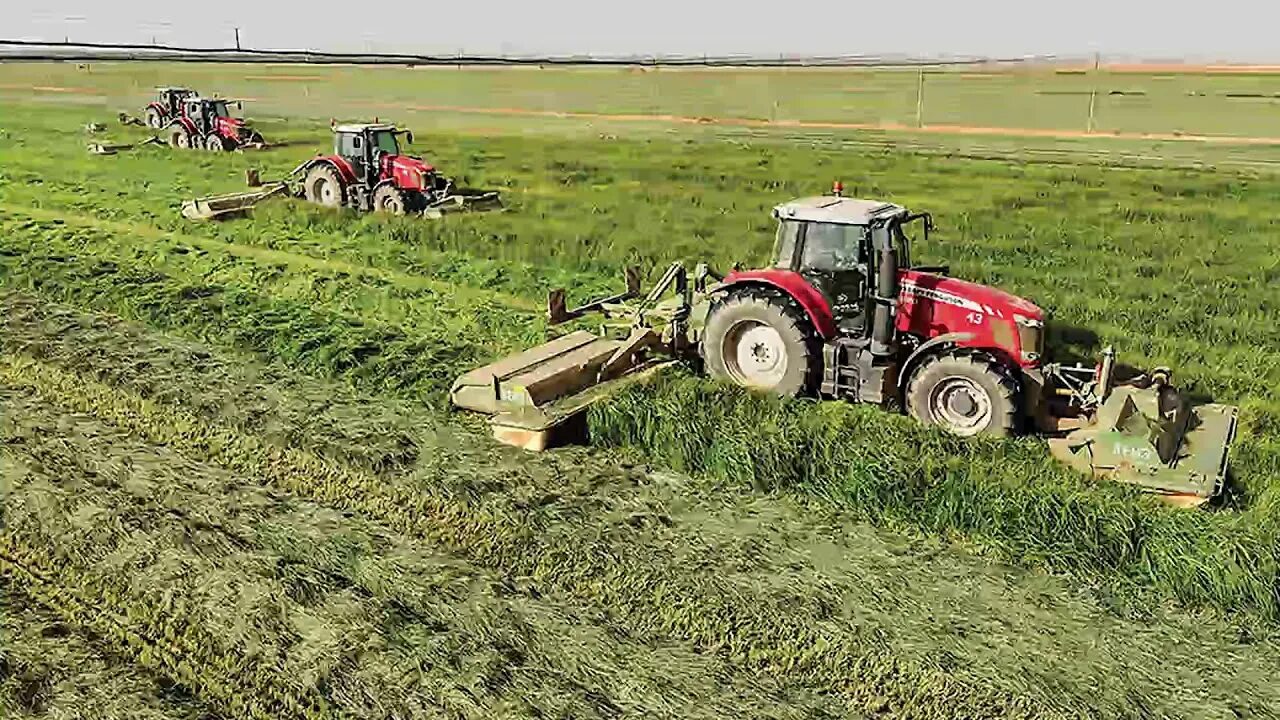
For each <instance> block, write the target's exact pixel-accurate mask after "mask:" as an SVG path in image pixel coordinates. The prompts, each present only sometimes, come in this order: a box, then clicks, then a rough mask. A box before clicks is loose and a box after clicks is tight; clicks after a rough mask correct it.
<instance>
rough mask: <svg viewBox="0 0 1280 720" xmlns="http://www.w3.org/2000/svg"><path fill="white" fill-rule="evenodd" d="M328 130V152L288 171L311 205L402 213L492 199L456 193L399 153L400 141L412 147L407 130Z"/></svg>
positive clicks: (364, 127)
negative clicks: (297, 179) (330, 144)
mask: <svg viewBox="0 0 1280 720" xmlns="http://www.w3.org/2000/svg"><path fill="white" fill-rule="evenodd" d="M333 132H334V139H333V154H332V155H320V156H317V157H315V158H313V159H311V160H308V161H307V162H306V163H303V164H302V165H300V166H299V167H298V168H297V169H295V170H294V171H293V173H292V174H294V175H297V174H301V175H302V176H303V181H302V193H303V196H304V197H306V199H307V200H310V201H311V202H313V203H316V204H319V205H325V206H328V207H352V208H356V209H357V210H361V211H370V210H376V211H379V212H387V213H391V214H393V215H406V214H435V213H438V212H440V211H442V210H443V209H444V208H445V207H447V206H468V207H470V208H475V207H477V206H479V205H482V204H493V203H495V202H496V201H497V196H498V194H497V193H496V192H484V193H472V192H468V191H461V190H459V189H458V188H456V187H454V183H453V181H452V180H450V179H448V178H446V177H445V176H443V175H441V174H440V173H439V172H438V171H437V170H436V169H435V168H434V167H433V166H431V165H430V164H428V163H427V162H425V161H423V160H422V159H421V158H418V157H414V156H412V155H406V154H404V153H402V152H401V148H400V139H401V138H403V139H404V141H405V143H406V144H412V143H413V133H412V132H410V131H408V130H402V129H400V128H397V127H396V126H395V125H391V124H387V123H373V124H356V125H334V127H333Z"/></svg>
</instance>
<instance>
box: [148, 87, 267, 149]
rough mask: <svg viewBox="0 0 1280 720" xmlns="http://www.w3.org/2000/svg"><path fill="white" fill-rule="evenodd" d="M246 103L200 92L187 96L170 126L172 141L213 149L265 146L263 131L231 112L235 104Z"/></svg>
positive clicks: (188, 146)
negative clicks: (208, 96) (201, 95)
mask: <svg viewBox="0 0 1280 720" xmlns="http://www.w3.org/2000/svg"><path fill="white" fill-rule="evenodd" d="M243 107H244V106H243V105H242V104H241V102H240V101H239V100H226V99H223V98H206V97H200V96H196V95H193V96H190V97H187V98H184V99H183V101H182V112H181V114H180V115H178V116H177V117H175V118H173V119H172V120H170V121H169V123H168V125H167V126H166V128H167V129H166V134H167V137H168V141H169V145H170V146H172V147H175V148H184V149H185V148H196V149H201V148H203V149H205V150H210V151H213V152H223V151H227V150H235V149H237V148H244V147H262V146H264V145H265V144H266V143H265V142H264V141H263V139H262V135H261V134H260V133H259V132H258V131H257V130H254V129H253V128H252V127H251V126H250V125H249V124H248V123H247V122H245V120H244V119H243V118H239V117H236V116H234V115H233V114H232V113H231V109H232V108H236V109H237V110H242V109H243Z"/></svg>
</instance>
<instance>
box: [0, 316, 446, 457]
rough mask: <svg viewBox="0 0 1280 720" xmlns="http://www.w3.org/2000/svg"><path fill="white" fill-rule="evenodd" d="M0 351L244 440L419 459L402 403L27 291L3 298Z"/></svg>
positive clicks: (416, 424) (337, 453) (332, 453)
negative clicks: (138, 396)
mask: <svg viewBox="0 0 1280 720" xmlns="http://www.w3.org/2000/svg"><path fill="white" fill-rule="evenodd" d="M0 316H2V317H3V318H4V320H3V330H4V332H3V334H0V350H3V351H4V352H6V353H11V354H19V355H27V356H30V357H33V358H35V359H37V360H39V361H41V362H50V363H53V364H56V365H58V366H59V367H64V368H68V369H70V370H71V371H74V372H78V373H83V374H85V375H86V376H88V377H91V378H93V379H94V380H97V381H100V382H103V383H106V384H108V385H112V386H118V387H121V388H124V389H129V390H132V391H135V392H140V393H142V394H144V395H147V396H149V397H153V398H155V399H156V400H158V401H162V402H181V404H182V405H183V406H184V407H186V408H188V409H189V410H190V411H191V412H192V413H193V414H194V415H195V416H197V417H200V418H214V419H217V420H218V421H219V422H221V423H226V424H229V425H231V426H232V427H235V428H236V429H237V430H239V431H240V432H242V433H244V434H246V435H253V436H258V437H261V438H263V439H266V440H268V441H271V442H273V443H275V444H279V445H286V446H297V447H301V448H303V449H306V450H308V451H311V452H315V453H317V454H318V455H321V456H324V457H330V458H335V459H338V460H341V461H342V462H345V463H348V464H353V465H355V466H356V467H361V468H366V469H368V470H370V471H371V472H375V473H380V472H387V471H391V470H395V469H403V468H406V467H409V466H411V465H412V463H413V462H414V461H415V460H416V459H417V458H418V455H419V447H418V439H417V436H418V434H419V433H418V432H417V431H418V430H419V429H420V428H421V427H423V426H424V425H430V424H431V420H430V419H429V418H421V417H417V415H419V414H420V413H415V412H414V411H412V410H411V409H410V408H409V407H407V406H406V407H401V406H400V404H399V403H394V402H392V401H390V400H388V399H386V398H380V399H378V400H376V401H375V400H374V399H373V398H371V397H368V396H361V395H358V394H356V393H354V392H352V390H351V388H350V387H349V386H347V385H345V384H341V383H334V382H319V381H316V380H313V379H309V380H307V381H305V382H300V381H299V380H298V378H297V376H295V375H293V374H291V373H288V372H282V371H280V370H279V369H278V368H276V367H273V366H261V365H256V364H253V363H252V362H251V361H249V360H248V359H247V358H245V357H236V356H232V357H230V358H227V357H225V356H224V355H221V354H214V353H211V352H209V351H208V350H207V349H206V348H204V347H202V346H198V345H192V344H191V343H187V342H183V341H181V340H178V339H175V338H171V337H166V336H163V335H160V334H158V333H155V332H150V331H146V330H142V329H141V328H139V327H138V326H136V325H132V324H129V323H127V322H124V321H122V320H120V319H118V318H115V317H110V316H105V315H99V314H86V313H83V312H76V311H74V310H71V309H70V308H67V307H65V306H60V305H57V304H54V303H49V302H46V301H43V300H41V299H38V298H36V297H34V296H31V295H25V294H20V293H12V292H0Z"/></svg>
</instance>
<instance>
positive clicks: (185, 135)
mask: <svg viewBox="0 0 1280 720" xmlns="http://www.w3.org/2000/svg"><path fill="white" fill-rule="evenodd" d="M169 145H171V146H172V147H175V148H179V149H182V150H187V149H190V147H191V133H189V132H187V129H186V128H184V127H182V126H181V125H174V126H173V127H172V128H169Z"/></svg>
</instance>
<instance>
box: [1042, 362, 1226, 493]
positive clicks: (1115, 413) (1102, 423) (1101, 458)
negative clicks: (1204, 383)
mask: <svg viewBox="0 0 1280 720" xmlns="http://www.w3.org/2000/svg"><path fill="white" fill-rule="evenodd" d="M1237 413H1238V409H1237V408H1235V407H1232V406H1229V405H1201V406H1198V407H1195V408H1193V407H1191V405H1190V403H1189V402H1188V401H1187V399H1186V398H1185V397H1184V396H1182V395H1181V394H1179V393H1178V392H1177V391H1176V390H1175V389H1174V388H1173V387H1172V386H1171V385H1169V384H1168V383H1167V381H1166V380H1165V379H1164V378H1162V377H1157V378H1156V380H1155V381H1154V382H1152V383H1151V384H1149V385H1147V386H1145V387H1136V386H1119V387H1116V388H1113V389H1112V390H1111V392H1110V394H1109V395H1108V396H1107V398H1106V400H1105V401H1104V402H1103V403H1102V404H1101V405H1100V406H1099V407H1098V409H1097V412H1096V413H1095V414H1094V416H1093V418H1092V421H1091V422H1089V423H1088V424H1086V425H1085V426H1083V427H1081V428H1079V429H1078V430H1075V431H1073V432H1071V433H1069V434H1068V435H1067V436H1066V437H1064V438H1059V439H1052V440H1050V441H1049V450H1050V452H1051V453H1052V454H1053V456H1054V457H1056V458H1057V459H1059V460H1061V461H1062V462H1064V463H1066V464H1068V465H1070V466H1071V467H1074V468H1076V469H1077V470H1080V471H1081V472H1085V473H1089V474H1090V475H1093V476H1095V477H1099V478H1105V479H1108V480H1114V481H1118V482H1124V483H1130V484H1132V485H1136V486H1138V487H1139V488H1141V489H1143V490H1145V491H1147V492H1152V493H1157V494H1159V495H1160V496H1161V497H1162V499H1164V500H1166V501H1168V502H1170V503H1172V504H1175V505H1179V506H1183V507H1195V506H1198V505H1202V504H1204V503H1205V502H1207V501H1208V500H1209V499H1210V498H1212V497H1214V496H1216V495H1217V494H1218V493H1219V492H1221V491H1222V487H1223V484H1224V483H1225V482H1226V475H1227V455H1228V449H1229V447H1230V445H1231V441H1232V440H1233V439H1234V438H1235V433H1236V416H1237Z"/></svg>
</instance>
